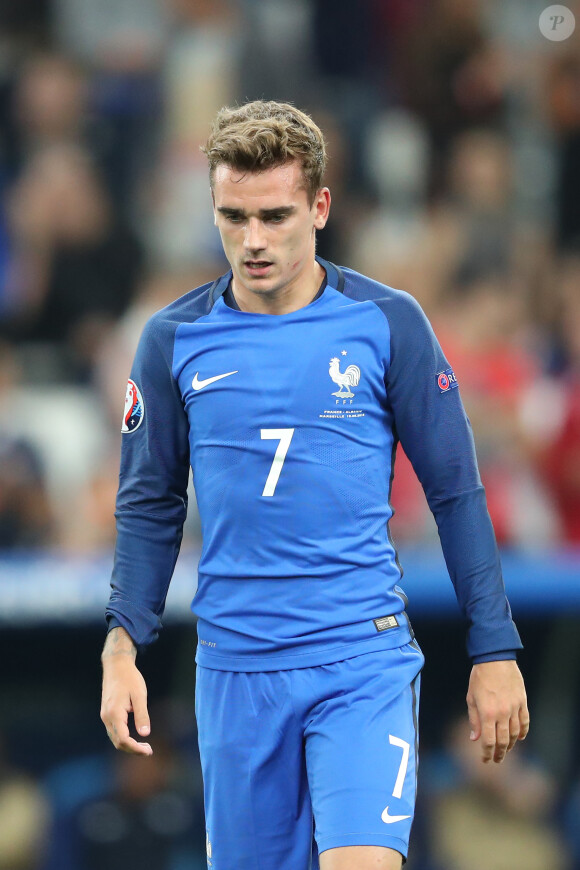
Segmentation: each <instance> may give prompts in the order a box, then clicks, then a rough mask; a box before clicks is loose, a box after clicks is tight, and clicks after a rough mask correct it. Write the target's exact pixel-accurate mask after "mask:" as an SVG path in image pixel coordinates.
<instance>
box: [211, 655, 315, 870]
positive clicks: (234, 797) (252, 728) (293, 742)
mask: <svg viewBox="0 0 580 870" xmlns="http://www.w3.org/2000/svg"><path fill="white" fill-rule="evenodd" d="M290 680H291V678H290V675H289V672H287V671H278V672H269V673H261V674H251V673H236V672H230V671H216V670H211V669H208V668H203V667H199V666H198V669H197V684H196V717H197V725H198V735H199V749H200V757H201V766H202V772H203V780H204V801H205V815H206V829H207V850H208V867H209V868H211V870H234V868H235V870H258V868H260V870H317V868H318V862H317V860H316V857H315V858H314V861H313V858H312V850H313V839H312V837H313V821H312V806H311V802H310V795H309V792H308V779H307V775H306V763H305V758H304V747H303V733H302V727H301V724H300V723H299V722H298V720H297V719H296V717H295V715H294V711H293V709H292V703H291V692H290ZM314 851H316V849H315V847H314Z"/></svg>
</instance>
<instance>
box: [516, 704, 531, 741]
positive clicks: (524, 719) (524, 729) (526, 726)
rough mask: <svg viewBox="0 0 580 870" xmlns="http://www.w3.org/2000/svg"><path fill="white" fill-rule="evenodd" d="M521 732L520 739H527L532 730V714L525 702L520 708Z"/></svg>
mask: <svg viewBox="0 0 580 870" xmlns="http://www.w3.org/2000/svg"><path fill="white" fill-rule="evenodd" d="M519 720H520V733H519V736H518V740H525V739H526V737H527V734H528V731H529V730H530V714H529V713H528V708H527V705H526V704H524V706H523V707H521V708H520V716H519Z"/></svg>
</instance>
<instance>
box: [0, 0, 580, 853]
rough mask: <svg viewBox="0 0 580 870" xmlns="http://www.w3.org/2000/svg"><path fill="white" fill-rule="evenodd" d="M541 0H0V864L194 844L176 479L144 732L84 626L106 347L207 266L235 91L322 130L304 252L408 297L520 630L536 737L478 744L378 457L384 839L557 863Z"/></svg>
mask: <svg viewBox="0 0 580 870" xmlns="http://www.w3.org/2000/svg"><path fill="white" fill-rule="evenodd" d="M545 5H546V4H545V3H544V2H541V3H537V2H536V0H18V2H16V0H4V2H3V3H2V4H1V5H0V548H1V551H0V870H52V868H58V870H81V868H82V870H101V868H102V870H105V868H107V870H116V868H117V867H118V868H121V867H123V868H125V870H130V868H132V867H139V868H140V870H149V868H155V870H165V868H167V870H185V868H189V870H195V868H198V867H199V868H201V867H205V842H204V836H205V835H204V829H203V809H202V799H201V783H200V777H199V767H198V761H197V756H196V745H195V730H194V724H193V708H192V705H193V664H192V663H193V648H194V643H195V629H194V626H193V624H192V619H191V617H190V615H189V612H188V603H189V600H190V598H191V595H192V590H193V580H192V578H193V576H194V569H195V562H196V554H197V552H198V547H199V530H198V525H197V522H196V515H195V509H194V508H193V507H192V509H191V511H190V517H189V519H188V525H187V533H186V543H185V545H184V548H183V555H182V558H181V560H180V563H179V568H178V572H177V576H176V578H175V584H174V587H173V588H172V591H171V599H170V603H169V606H168V613H167V620H166V622H167V626H166V629H165V632H164V634H163V636H162V638H161V640H160V641H159V642H158V644H157V645H156V646H155V648H154V649H152V650H151V651H150V652H149V653H148V654H147V655H145V656H144V657H143V658H142V660H141V664H142V668H143V670H144V673H145V675H146V678H147V681H148V684H149V688H150V697H151V708H152V714H153V717H154V718H153V744H154V746H155V749H156V754H155V756H154V759H153V760H150V761H146V762H143V761H142V760H140V759H134V758H132V757H130V756H122V755H119V754H116V753H115V752H114V751H113V750H112V748H111V747H110V746H109V744H108V742H107V740H106V737H105V734H104V730H103V728H102V726H101V723H100V721H99V719H98V707H99V694H100V686H99V683H100V673H99V652H100V647H101V643H102V639H103V631H104V626H103V621H102V611H103V606H104V603H105V601H106V598H107V594H108V574H109V570H110V565H111V548H112V545H113V540H114V528H113V516H112V505H113V499H114V493H115V487H116V474H117V462H118V451H119V442H120V436H119V424H120V417H121V412H122V407H123V397H124V391H125V383H126V377H127V374H128V370H129V365H130V360H131V357H132V355H133V352H134V349H135V346H136V341H137V338H138V335H139V332H140V329H141V327H142V325H143V323H144V321H145V319H146V318H147V316H148V315H149V314H150V313H151V312H152V311H153V310H155V309H156V308H158V307H161V306H162V305H164V304H165V303H166V302H168V301H169V300H171V299H173V298H174V297H175V296H177V295H180V294H181V293H183V292H185V291H187V290H188V289H190V288H191V287H193V286H195V285H197V284H199V283H201V282H203V281H204V280H207V279H208V278H210V277H213V276H214V275H215V274H219V273H221V272H222V271H225V264H224V261H223V258H222V255H221V252H220V244H219V238H218V236H217V234H216V231H215V228H214V227H213V222H212V218H211V208H210V198H209V193H208V188H207V172H206V165H205V159H204V157H203V155H202V154H200V152H199V145H200V144H201V143H202V142H203V141H204V139H205V137H206V135H207V130H208V125H209V122H210V120H211V118H212V116H213V115H214V113H215V111H216V110H217V108H219V107H220V106H221V105H223V104H228V103H232V102H235V101H240V100H244V99H252V98H275V99H284V100H292V101H294V102H296V103H297V104H298V105H300V106H301V107H304V108H306V109H307V110H308V111H310V112H311V113H312V114H313V115H314V117H315V119H316V120H317V121H318V122H319V123H320V124H321V126H322V127H323V128H324V130H325V132H326V134H327V138H328V141H329V149H330V155H331V161H330V167H329V172H328V184H329V186H330V187H331V190H332V193H333V196H334V203H333V209H332V215H331V220H330V223H329V226H328V228H327V229H326V230H324V232H323V233H321V234H320V237H319V251H320V253H321V254H322V255H323V256H325V257H328V258H329V259H331V260H334V261H335V262H338V263H344V264H348V265H350V266H352V267H354V268H357V269H359V270H361V271H363V272H366V273H368V274H370V275H371V276H373V277H374V278H377V279H379V280H381V281H384V282H385V283H388V284H391V285H393V286H397V287H401V288H403V289H406V290H409V291H410V292H412V293H413V294H414V295H415V296H416V297H417V298H418V299H419V301H420V302H421V304H422V305H423V306H424V308H425V310H426V311H427V313H428V315H429V316H430V318H431V319H432V321H433V323H434V325H435V327H436V330H437V332H438V334H439V336H440V340H441V342H442V344H443V347H444V349H445V351H446V353H447V355H448V356H449V357H450V359H451V361H452V363H453V365H454V368H455V371H456V374H457V376H458V379H459V383H460V387H461V391H462V395H463V397H464V401H465V403H466V406H467V409H468V413H469V415H470V418H471V420H472V423H473V426H474V431H475V436H476V441H477V448H478V455H479V460H480V465H481V469H482V475H483V479H484V483H485V485H486V489H487V493H488V499H489V505H490V511H491V514H492V517H493V520H494V524H495V527H496V531H497V535H498V539H499V541H500V545H501V547H502V549H503V551H504V555H505V576H506V584H507V588H508V594H509V595H510V598H511V601H512V605H513V610H514V614H515V617H516V620H517V622H518V626H519V628H520V631H521V634H522V637H523V640H524V643H525V651H524V652H523V653H522V655H521V657H520V662H521V666H522V669H523V670H524V672H525V674H526V677H527V681H528V687H529V695H530V707H531V713H532V720H533V728H532V732H531V735H530V737H529V738H528V740H527V741H526V744H525V745H524V746H522V747H518V749H517V750H516V751H515V752H514V753H512V756H511V757H510V758H509V760H508V761H507V762H506V763H505V764H504V765H502V766H501V767H499V768H497V767H495V766H494V767H493V768H491V767H489V766H487V767H483V766H482V765H480V764H479V763H478V762H477V753H475V754H474V751H473V748H472V747H471V746H470V745H469V741H468V739H467V732H468V728H467V722H466V719H465V717H464V713H463V708H464V701H463V698H464V694H465V689H466V686H467V678H468V672H469V668H468V662H467V660H466V656H465V652H464V639H463V628H462V626H461V624H460V621H459V619H458V615H457V607H456V604H455V603H454V598H453V594H452V591H451V584H450V582H449V580H448V578H446V575H445V570H444V566H443V563H442V558H441V555H440V552H439V550H438V543H437V538H436V532H435V529H434V525H433V522H432V520H431V519H430V517H429V515H428V511H427V508H426V505H425V503H424V500H423V497H422V494H421V492H420V490H419V489H418V485H417V484H416V483H415V482H414V481H413V477H412V474H411V472H410V470H409V466H408V464H407V462H406V460H405V457H404V456H402V455H400V456H399V457H398V460H397V476H396V480H395V488H394V502H395V506H396V507H397V515H396V517H395V519H394V521H393V532H394V535H395V539H396V542H397V544H398V545H399V547H400V551H401V558H402V561H403V565H404V567H405V568H406V572H405V578H404V581H403V586H404V587H405V589H406V591H407V592H408V593H409V594H410V597H411V603H410V606H409V612H410V614H411V617H412V619H413V622H414V624H415V629H416V631H417V634H418V637H419V640H420V642H421V644H422V646H423V649H424V651H425V654H426V657H427V665H426V668H425V672H424V689H423V703H422V711H421V727H422V747H423V748H422V761H421V773H420V794H419V803H418V813H417V820H416V823H415V828H414V840H413V842H412V851H411V857H410V860H409V864H408V866H409V868H410V870H443V868H445V870H480V868H484V867H485V868H486V870H503V868H506V870H507V868H509V870H519V868H522V870H523V868H525V870H536V868H537V870H548V868H549V870H559V868H569V870H572V868H579V867H580V751H579V749H578V741H577V739H576V733H577V730H578V726H579V725H580V721H579V720H580V715H579V714H580V709H579V708H580V703H579V699H580V692H579V688H580V619H579V613H580V27H579V28H577V30H576V32H575V33H574V35H573V36H572V37H570V38H569V39H567V40H564V41H559V42H558V41H550V40H548V39H546V38H545V37H544V36H542V34H541V33H540V30H539V27H538V19H539V15H540V13H541V12H542V10H543V8H544V6H545ZM568 8H569V9H573V10H574V11H575V13H576V18H577V21H578V22H579V23H580V9H579V8H578V5H577V4H576V3H572V2H570V3H568ZM458 716H459V717H460V718H459V720H458ZM461 717H463V718H461ZM266 727H267V726H266Z"/></svg>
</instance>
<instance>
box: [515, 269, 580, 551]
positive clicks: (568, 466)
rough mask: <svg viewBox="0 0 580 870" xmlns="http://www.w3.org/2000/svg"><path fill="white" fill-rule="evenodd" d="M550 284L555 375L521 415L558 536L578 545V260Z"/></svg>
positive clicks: (531, 395) (532, 392)
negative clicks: (555, 518)
mask: <svg viewBox="0 0 580 870" xmlns="http://www.w3.org/2000/svg"><path fill="white" fill-rule="evenodd" d="M555 284H556V286H555V288H554V298H555V300H556V309H557V312H558V319H557V326H556V334H557V336H558V338H559V351H558V353H557V355H556V359H559V366H560V371H559V373H556V374H553V375H552V376H549V377H546V378H543V379H542V380H541V381H539V382H538V383H537V384H536V385H535V386H534V387H531V388H530V389H529V390H528V391H527V394H526V398H525V402H524V404H523V407H522V412H521V413H522V422H523V424H524V426H525V429H526V435H527V437H528V439H529V442H530V444H531V449H532V451H533V452H534V455H535V457H536V461H537V464H538V468H539V471H540V473H541V474H542V477H543V479H544V482H545V486H546V488H547V490H548V491H549V493H550V494H551V496H552V498H553V500H554V503H555V505H556V507H557V510H558V514H559V518H560V522H561V526H562V535H563V538H564V540H565V541H567V542H568V543H571V544H580V291H579V288H580V257H571V258H569V259H568V260H567V261H563V262H562V264H561V266H560V270H559V275H558V273H556V282H555Z"/></svg>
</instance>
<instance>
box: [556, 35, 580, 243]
mask: <svg viewBox="0 0 580 870" xmlns="http://www.w3.org/2000/svg"><path fill="white" fill-rule="evenodd" d="M548 89H549V101H550V112H551V118H552V122H553V125H554V130H555V132H556V135H557V138H558V148H557V165H558V185H557V193H556V240H557V243H558V247H559V248H560V249H563V250H575V251H580V36H579V31H578V29H576V33H575V34H574V37H573V39H572V40H570V42H569V43H567V45H566V51H565V53H562V54H559V55H558V56H557V59H556V60H555V61H554V62H553V64H552V68H551V71H550V75H549V81H548Z"/></svg>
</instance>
